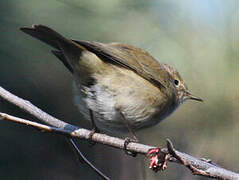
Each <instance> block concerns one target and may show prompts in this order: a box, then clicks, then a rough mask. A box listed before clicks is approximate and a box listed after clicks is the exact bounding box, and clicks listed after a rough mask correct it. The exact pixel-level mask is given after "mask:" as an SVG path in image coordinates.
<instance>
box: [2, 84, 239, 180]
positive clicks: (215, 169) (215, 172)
mask: <svg viewBox="0 0 239 180" xmlns="http://www.w3.org/2000/svg"><path fill="white" fill-rule="evenodd" d="M0 96H1V97H3V98H4V99H6V100H7V101H9V102H11V103H13V104H15V105H17V106H18V107H20V108H21V109H23V110H25V111H27V112H29V113H30V114H32V115H33V116H35V117H37V118H38V119H40V120H41V121H42V122H44V123H46V124H49V125H51V126H54V127H50V126H47V125H43V124H39V123H35V122H31V121H28V120H24V119H21V118H17V117H14V116H10V115H7V114H4V113H1V116H0V119H1V117H2V119H7V120H10V119H11V120H12V121H14V122H18V123H23V124H26V125H31V126H34V127H36V128H38V129H44V130H45V131H49V132H54V133H58V134H62V135H65V136H68V137H75V138H81V139H88V137H89V134H90V132H91V131H90V130H87V129H83V128H78V127H77V126H73V125H71V124H68V123H66V122H63V121H60V120H58V119H56V118H54V117H52V116H50V115H49V114H47V113H45V112H43V111H42V110H40V109H39V108H37V107H36V106H34V105H33V104H31V103H30V102H28V101H25V100H23V99H21V98H19V97H17V96H15V95H13V94H11V93H10V92H8V91H6V90H5V89H3V88H1V87H0ZM91 140H92V141H94V142H97V143H101V144H105V145H109V146H111V147H115V148H119V149H123V148H124V140H123V139H120V138H116V137H111V136H107V135H105V134H100V133H95V134H94V135H93V136H92V139H91ZM152 148H155V147H152V146H148V145H144V144H140V143H134V142H132V143H130V144H129V145H128V146H127V150H129V151H132V152H136V153H139V154H144V155H146V154H147V153H148V151H149V150H150V149H152ZM161 152H162V153H168V154H170V155H171V156H172V158H170V159H169V160H170V161H171V162H176V163H180V164H183V165H185V166H187V167H193V168H196V169H197V170H199V171H203V172H205V173H206V174H205V176H207V177H210V178H217V179H228V180H235V179H239V174H238V173H235V172H232V171H229V170H226V169H224V168H221V167H219V166H216V165H214V164H212V163H208V162H205V161H203V160H201V159H198V158H195V157H193V156H190V155H188V154H186V153H182V152H179V151H177V150H175V149H174V148H172V146H170V145H169V146H168V148H163V149H161ZM196 175H198V173H196ZM200 175H203V173H200ZM203 176H204V175H203Z"/></svg>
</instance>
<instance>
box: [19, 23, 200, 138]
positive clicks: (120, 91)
mask: <svg viewBox="0 0 239 180" xmlns="http://www.w3.org/2000/svg"><path fill="white" fill-rule="evenodd" d="M20 30H21V31H23V32H24V33H26V34H28V35H30V36H32V37H34V38H36V39H38V40H40V41H42V42H44V43H46V44H48V45H50V46H51V47H52V48H53V50H52V51H51V52H52V53H53V54H54V55H55V56H56V57H57V58H58V59H59V60H60V61H61V62H62V63H63V64H64V65H65V67H66V68H67V69H68V70H69V71H70V72H71V74H72V75H73V79H74V92H75V104H76V106H77V107H78V109H79V111H80V112H81V114H83V116H84V117H85V119H87V120H90V121H91V122H92V124H93V130H92V132H93V133H94V132H95V131H96V130H98V129H100V130H103V131H106V132H113V133H115V134H117V133H118V132H130V133H132V135H133V136H134V139H137V137H136V134H135V131H137V130H139V129H144V128H148V127H152V126H155V125H156V124H158V123H159V122H160V121H162V120H163V119H165V118H166V117H168V116H169V115H170V114H172V113H173V112H174V111H175V110H176V109H177V108H178V107H179V106H180V105H181V104H183V103H184V102H185V101H186V100H195V101H202V99H201V98H199V97H197V96H194V95H192V94H191V93H190V91H189V90H188V87H187V85H186V83H185V82H184V80H183V78H182V77H181V76H180V74H179V73H178V71H177V70H176V69H174V68H173V67H171V66H169V65H168V64H165V63H162V62H159V61H157V60H156V59H155V58H154V57H152V56H151V55H150V54H149V53H148V52H147V51H144V50H142V49H140V48H136V47H134V46H132V45H127V44H122V43H117V42H113V43H108V44H106V43H100V42H94V41H85V40H73V39H69V38H66V37H64V36H63V35H61V34H60V33H58V32H56V31H55V30H53V29H51V28H49V27H47V26H44V25H33V26H32V27H21V28H20Z"/></svg>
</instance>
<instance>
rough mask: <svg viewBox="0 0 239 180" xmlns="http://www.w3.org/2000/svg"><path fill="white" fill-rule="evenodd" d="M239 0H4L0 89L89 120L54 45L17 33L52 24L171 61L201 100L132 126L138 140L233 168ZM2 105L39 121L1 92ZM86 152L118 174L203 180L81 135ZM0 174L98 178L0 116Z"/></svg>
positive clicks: (47, 139) (237, 147) (57, 145)
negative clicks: (157, 167)
mask: <svg viewBox="0 0 239 180" xmlns="http://www.w3.org/2000/svg"><path fill="white" fill-rule="evenodd" d="M238 19H239V1H236V0H229V1H222V0H204V1H200V0H182V1H177V0H147V1H144V0H127V1H126V0H121V1H120V0H115V1H112V0H100V1H99V0H88V1H84V0H50V1H39V0H8V1H6V0H5V1H0V39H1V43H0V61H1V63H0V86H2V87H4V88H6V89H7V90H9V91H11V92H12V93H14V94H16V95H18V96H20V97H22V98H25V99H27V100H29V101H31V102H32V103H33V104H35V105H37V106H38V107H40V108H42V109H43V110H44V111H46V112H48V113H50V114H51V115H53V116H55V117H57V118H59V119H62V120H64V121H67V122H70V123H73V124H75V125H78V126H81V127H85V128H90V124H89V123H88V122H86V121H84V119H82V116H81V115H80V114H79V112H78V111H77V108H76V107H75V106H74V104H73V92H72V77H71V74H70V73H69V72H68V71H67V69H66V68H65V67H64V66H63V65H62V63H61V62H59V61H58V60H57V59H56V58H55V57H54V56H53V55H52V54H51V53H50V48H49V47H48V46H47V45H45V44H43V43H41V42H40V41H38V40H35V39H33V38H31V37H30V36H28V35H26V34H24V33H22V32H20V31H19V27H22V26H31V25H32V24H44V25H48V26H50V27H52V28H54V29H56V30H57V31H59V32H60V33H62V34H64V35H66V36H67V37H71V38H73V39H80V40H92V41H100V42H105V43H107V42H123V43H128V44H131V45H134V46H136V47H139V48H142V49H145V50H147V51H149V52H150V53H151V54H152V55H153V56H154V57H155V58H156V59H158V60H159V61H160V62H164V63H167V64H169V65H171V66H173V67H175V68H176V69H177V70H178V71H179V72H180V74H181V75H182V76H183V78H184V79H185V81H186V82H187V84H188V87H189V89H191V91H192V92H193V93H194V94H196V95H198V96H200V97H201V98H203V99H204V103H197V102H192V101H190V102H186V103H185V104H184V105H183V106H181V107H180V108H179V109H178V110H177V111H176V112H175V113H173V115H171V116H170V117H169V118H167V120H165V121H163V122H162V123H160V124H159V125H157V126H156V127H153V128H150V129H146V130H142V131H139V132H137V134H138V136H139V138H140V140H141V142H142V143H145V144H151V145H158V146H165V139H166V138H170V139H171V140H172V141H173V143H174V145H175V147H176V148H177V149H178V150H180V151H182V152H186V153H189V154H192V155H193V156H196V157H203V158H210V159H212V160H213V162H215V163H217V164H219V165H221V166H223V167H226V168H227V169H230V170H233V171H236V172H239V168H238V163H239V156H238V153H239V141H238V137H239V121H238V112H239V85H238V82H239V60H238V59H239V51H238V50H239V21H238ZM0 111H1V112H5V113H9V114H12V115H15V116H19V117H23V118H27V119H30V120H34V121H37V120H36V119H35V118H33V117H31V116H29V115H28V114H27V113H25V112H23V111H21V110H19V108H17V107H15V106H14V105H11V104H9V103H8V102H6V101H4V100H2V99H0ZM78 144H79V146H80V147H81V149H82V151H83V152H84V153H85V154H86V156H87V157H88V158H89V160H91V161H92V162H93V163H94V164H95V165H96V166H97V167H98V168H99V169H101V170H102V171H103V172H104V173H105V174H106V175H108V176H109V177H111V178H112V179H116V180H132V179H140V180H142V179H150V180H152V179H177V180H178V179H182V180H184V179H206V178H202V177H195V176H192V175H191V173H190V172H189V170H187V169H186V168H184V167H182V166H179V165H176V164H172V163H169V164H168V166H169V168H168V169H167V170H166V171H165V172H161V173H157V174H155V173H153V172H152V171H151V170H149V169H148V161H147V160H146V159H145V158H144V157H142V156H140V155H139V156H138V157H137V158H132V157H127V156H126V155H125V154H124V152H122V151H119V150H115V149H112V148H109V147H105V146H103V145H98V144H97V145H95V146H93V147H91V146H90V145H89V144H88V143H87V142H86V141H81V140H78ZM0 176H1V178H2V179H11V180H18V179H35V180H38V179H39V180H40V179H41V180H42V179H52V180H54V179H57V180H59V179H60V180H61V179H64V180H65V179H68V180H75V179H93V180H94V179H100V178H99V177H98V176H97V175H96V174H95V173H94V172H93V171H92V170H91V169H89V168H88V167H87V166H86V165H85V164H81V163H80V162H78V161H77V160H76V156H75V154H74V153H73V151H72V149H71V147H70V146H69V144H68V143H67V142H66V139H65V138H64V137H62V136H58V135H52V134H47V133H41V132H39V131H36V130H35V129H32V128H29V127H25V126H23V125H19V124H14V123H11V122H7V121H1V122H0Z"/></svg>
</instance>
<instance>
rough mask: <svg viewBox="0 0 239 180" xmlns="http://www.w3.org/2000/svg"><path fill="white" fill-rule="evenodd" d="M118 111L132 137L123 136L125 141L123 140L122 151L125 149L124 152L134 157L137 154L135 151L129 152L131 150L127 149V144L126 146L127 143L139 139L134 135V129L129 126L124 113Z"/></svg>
mask: <svg viewBox="0 0 239 180" xmlns="http://www.w3.org/2000/svg"><path fill="white" fill-rule="evenodd" d="M119 112H120V115H121V117H122V118H123V120H124V123H125V125H126V127H127V129H128V131H129V132H130V133H131V134H132V136H133V138H130V137H127V138H125V141H124V151H125V153H126V154H127V155H130V156H133V157H136V156H137V153H135V152H131V151H127V146H128V144H129V143H131V142H138V141H139V140H138V138H137V136H136V134H135V131H134V130H133V129H132V128H131V126H130V123H129V121H128V120H127V119H126V118H125V116H124V114H123V113H122V112H121V111H119Z"/></svg>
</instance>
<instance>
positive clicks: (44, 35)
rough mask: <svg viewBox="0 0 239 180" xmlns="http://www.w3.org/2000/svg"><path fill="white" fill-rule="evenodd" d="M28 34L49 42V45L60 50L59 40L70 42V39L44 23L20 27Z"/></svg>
mask: <svg viewBox="0 0 239 180" xmlns="http://www.w3.org/2000/svg"><path fill="white" fill-rule="evenodd" d="M20 30H21V31H23V32H24V33H26V34H29V35H30V36H32V37H34V38H36V39H39V40H41V41H43V42H44V43H47V44H48V45H50V46H52V47H54V48H56V49H58V50H60V47H59V45H58V43H59V42H64V43H69V40H68V39H66V38H64V37H63V36H62V35H60V34H59V33H57V32H56V31H54V30H53V29H51V28H49V27H46V26H43V25H33V26H32V28H28V27H22V28H20Z"/></svg>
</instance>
